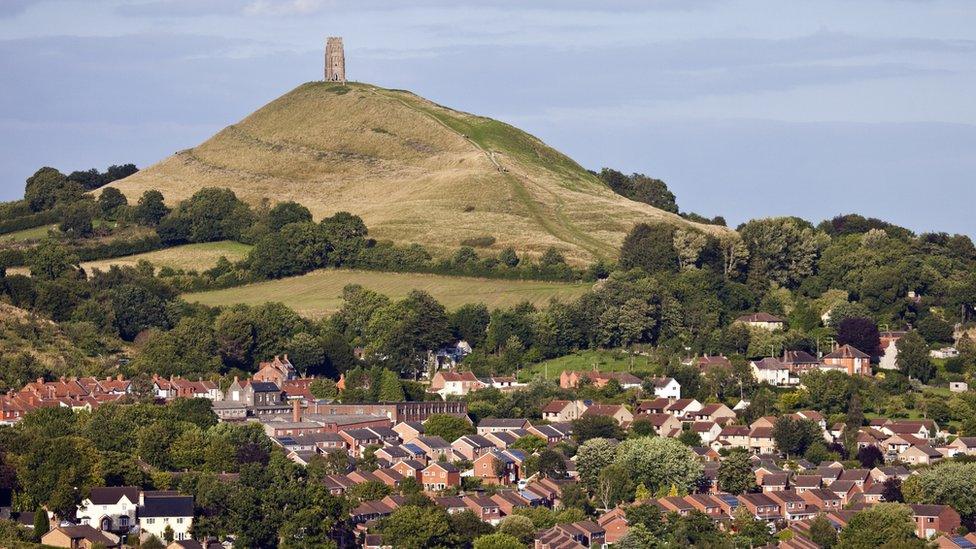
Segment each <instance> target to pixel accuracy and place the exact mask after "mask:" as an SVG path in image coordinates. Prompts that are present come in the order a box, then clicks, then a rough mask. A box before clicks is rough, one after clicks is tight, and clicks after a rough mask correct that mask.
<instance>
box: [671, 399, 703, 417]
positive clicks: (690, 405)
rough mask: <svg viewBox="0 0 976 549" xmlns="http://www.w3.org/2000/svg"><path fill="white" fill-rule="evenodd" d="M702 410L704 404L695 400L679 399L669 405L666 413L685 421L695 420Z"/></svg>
mask: <svg viewBox="0 0 976 549" xmlns="http://www.w3.org/2000/svg"><path fill="white" fill-rule="evenodd" d="M702 408H704V406H703V405H702V403H701V402H698V401H697V400H695V399H693V398H679V399H678V400H676V401H674V402H672V403H671V404H670V405H668V407H667V408H666V409H665V410H664V411H665V412H666V413H669V414H671V415H673V416H674V417H676V418H678V419H680V420H682V421H685V420H692V419H691V418H694V417H695V414H697V413H698V412H700V411H701V410H702Z"/></svg>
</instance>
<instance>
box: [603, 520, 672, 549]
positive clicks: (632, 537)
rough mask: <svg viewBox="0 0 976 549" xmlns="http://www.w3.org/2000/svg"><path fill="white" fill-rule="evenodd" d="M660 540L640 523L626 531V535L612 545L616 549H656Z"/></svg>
mask: <svg viewBox="0 0 976 549" xmlns="http://www.w3.org/2000/svg"><path fill="white" fill-rule="evenodd" d="M660 542H661V540H660V539H659V538H658V537H657V536H655V535H654V534H653V533H652V532H651V531H650V530H648V529H647V527H646V526H644V525H643V524H641V523H637V524H635V525H633V526H631V527H630V528H628V529H627V534H626V535H624V537H622V538H620V539H619V540H617V543H615V544H614V547H615V548H616V549H645V548H647V547H656V546H658V545H659V544H660Z"/></svg>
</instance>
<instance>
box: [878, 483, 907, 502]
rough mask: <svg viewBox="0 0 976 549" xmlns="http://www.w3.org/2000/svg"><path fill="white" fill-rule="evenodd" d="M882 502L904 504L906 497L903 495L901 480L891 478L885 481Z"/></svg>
mask: <svg viewBox="0 0 976 549" xmlns="http://www.w3.org/2000/svg"><path fill="white" fill-rule="evenodd" d="M881 486H882V490H881V501H887V502H890V503H903V502H904V501H905V497H904V496H903V495H902V493H901V479H900V478H898V477H891V478H889V479H887V480H885V481H884V484H882V485H881Z"/></svg>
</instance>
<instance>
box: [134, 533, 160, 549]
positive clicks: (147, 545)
mask: <svg viewBox="0 0 976 549" xmlns="http://www.w3.org/2000/svg"><path fill="white" fill-rule="evenodd" d="M165 548H166V546H165V545H163V542H162V541H159V538H157V537H156V536H154V535H151V534H150V536H149V538H148V539H147V540H146V541H144V542H142V543H140V544H139V549H165Z"/></svg>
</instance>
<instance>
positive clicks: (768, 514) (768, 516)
mask: <svg viewBox="0 0 976 549" xmlns="http://www.w3.org/2000/svg"><path fill="white" fill-rule="evenodd" d="M739 503H740V504H742V505H743V506H744V507H745V508H746V509H748V510H749V513H751V514H752V516H754V517H756V518H757V519H759V520H767V521H774V520H777V519H779V518H782V516H783V511H782V509H781V508H780V504H779V503H777V502H776V501H775V500H774V499H773V498H771V497H769V496H768V495H766V494H742V495H740V496H739Z"/></svg>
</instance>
